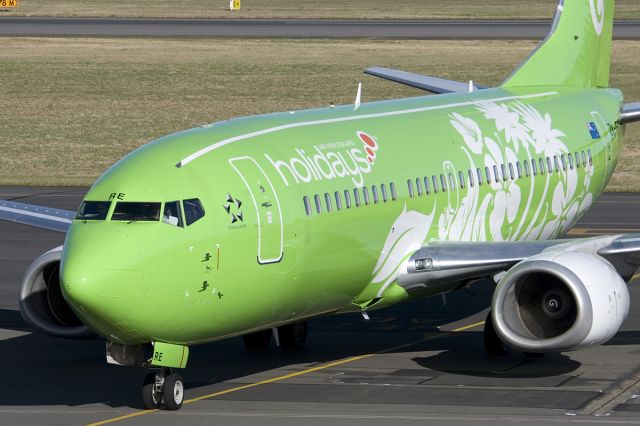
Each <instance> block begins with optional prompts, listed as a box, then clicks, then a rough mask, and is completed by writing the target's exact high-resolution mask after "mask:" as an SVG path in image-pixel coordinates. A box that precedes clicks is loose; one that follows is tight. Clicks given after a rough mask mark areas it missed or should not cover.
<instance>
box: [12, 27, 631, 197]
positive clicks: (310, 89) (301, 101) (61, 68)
mask: <svg viewBox="0 0 640 426" xmlns="http://www.w3.org/2000/svg"><path fill="white" fill-rule="evenodd" d="M535 45H536V43H534V42H531V41H505V40H496V41H455V42H453V41H369V40H347V41H341V40H235V39H231V40H228V39H225V40H220V39H205V40H171V39H131V40H129V39H66V38H64V39H62V38H5V39H3V41H2V49H0V63H1V64H2V78H3V84H2V85H0V105H1V106H2V108H1V113H0V185H69V186H73V185H90V184H91V183H92V182H93V181H94V180H95V179H96V178H97V177H98V176H99V175H100V174H101V173H102V172H103V171H104V170H106V168H107V167H108V166H109V165H111V164H112V163H113V162H115V161H116V160H118V159H119V158H120V157H122V156H123V155H124V154H126V153H127V152H129V151H131V150H133V149H134V148H136V147H138V146H140V145H142V144H144V143H146V142H149V141H151V140H153V139H155V138H157V137H160V136H162V135H165V134H168V133H171V132H174V131H178V130H183V129H186V128H190V127H194V126H198V125H201V124H205V123H210V122H214V121H219V120H223V119H227V118H231V117H234V116H240V115H251V114H259V113H265V112H273V111H287V110H292V109H302V108H308V107H317V106H323V105H328V104H329V103H330V102H332V101H333V102H335V103H337V104H347V103H352V102H353V99H354V97H355V92H356V87H357V83H358V81H362V82H363V102H365V101H372V100H378V99H390V98H397V97H403V96H420V95H422V94H423V92H421V91H419V90H415V89H411V88H408V87H405V86H402V85H399V84H394V83H391V82H387V81H385V80H382V79H378V78H374V77H371V76H365V75H363V74H362V70H363V69H364V68H366V67H369V66H373V65H378V66H386V67H392V68H400V69H405V70H408V71H413V72H421V73H426V74H432V75H438V76H442V77H444V78H450V79H455V80H461V81H465V80H469V79H473V80H474V81H476V82H478V83H479V84H487V85H495V84H498V83H499V82H500V81H501V80H502V79H503V78H504V77H505V76H506V75H508V74H509V72H510V71H511V70H512V69H513V68H514V67H515V66H516V65H517V64H518V63H519V62H520V61H521V60H522V59H523V58H524V57H526V56H527V55H528V53H529V52H530V51H531V49H533V48H534V47H535ZM639 56H640V44H638V43H636V42H633V41H616V42H614V61H613V65H612V78H611V80H612V81H611V85H612V87H620V88H621V89H623V91H624V93H625V95H626V97H627V99H628V101H632V100H640V84H639V83H640V64H638V61H637V58H638V57H639ZM639 142H640V126H636V125H630V126H628V128H627V138H626V143H625V144H624V147H623V152H622V155H621V160H620V163H619V165H618V168H617V170H616V173H615V175H614V177H613V179H612V181H611V183H610V184H609V187H608V189H609V190H640V173H639V169H640V161H639V160H640V148H639Z"/></svg>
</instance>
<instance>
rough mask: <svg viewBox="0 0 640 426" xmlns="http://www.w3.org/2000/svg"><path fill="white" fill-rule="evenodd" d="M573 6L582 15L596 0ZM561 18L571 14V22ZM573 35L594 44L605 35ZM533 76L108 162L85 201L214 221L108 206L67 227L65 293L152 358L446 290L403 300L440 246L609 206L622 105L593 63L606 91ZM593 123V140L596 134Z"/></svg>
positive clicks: (190, 139)
mask: <svg viewBox="0 0 640 426" xmlns="http://www.w3.org/2000/svg"><path fill="white" fill-rule="evenodd" d="M567 3H569V0H567ZM571 3H572V4H576V3H578V4H579V5H580V8H575V7H574V9H575V10H578V9H579V10H583V9H584V8H586V10H589V0H572V1H571ZM607 4H608V5H609V6H608V7H612V6H611V3H610V2H607ZM566 7H567V9H566V11H567V13H565V15H564V16H563V20H564V19H569V20H571V19H572V15H571V14H570V13H568V12H569V11H570V10H574V9H570V7H569V6H566ZM607 10H609V9H607ZM605 16H606V17H607V19H609V16H608V15H607V12H605ZM580 19H583V17H580ZM563 22H564V21H563ZM607 22H608V21H607ZM561 25H562V24H561ZM572 28H573V27H572ZM576 28H577V27H576ZM580 28H582V31H583V32H582V33H581V34H580V35H581V36H584V37H585V39H589V40H591V39H593V34H592V33H593V31H594V28H595V27H594V25H592V24H591V23H589V25H583V26H582V27H580ZM606 28H607V26H606V25H605V30H603V31H604V32H603V36H602V37H603V38H604V37H608V39H607V40H603V43H604V42H605V41H606V43H609V44H610V37H609V36H610V30H607V29H606ZM562 34H564V33H563V32H559V31H557V32H556V33H555V35H554V36H553V37H556V36H562ZM553 37H552V39H551V41H548V42H547V43H551V42H552V41H553V40H554V39H553ZM600 48H601V49H604V50H602V51H606V49H608V48H605V47H604V45H603V46H601V47H600ZM539 54H543V55H546V53H543V51H542V50H540V51H539V52H538V53H536V55H539ZM536 57H537V56H534V57H533V59H532V61H533V62H532V63H536V61H538V60H537V59H536ZM580 58H583V56H580V57H579V58H578V57H574V60H577V61H580V60H581V59H580ZM532 66H533V65H532ZM546 66H547V67H549V68H553V67H554V65H553V64H552V63H547V64H546ZM563 66H564V65H563V63H562V62H561V63H560V64H559V65H558V67H559V68H562V67H563ZM528 69H529V68H528V67H527V66H525V67H523V68H521V70H520V71H519V72H518V73H516V75H515V76H514V77H513V79H512V80H510V81H509V82H508V84H505V86H504V87H501V88H495V89H488V90H482V91H478V92H474V93H454V94H447V95H441V96H425V97H416V98H407V99H399V100H393V101H385V102H374V103H368V104H362V105H361V106H360V108H358V109H357V110H356V111H354V108H353V106H352V105H346V106H340V107H336V108H323V109H315V110H305V111H295V112H292V113H280V114H270V115H262V116H255V117H244V118H238V119H234V120H229V121H226V122H221V123H215V124H213V125H210V126H204V127H200V128H196V129H191V130H187V131H184V132H180V133H177V134H173V135H169V136H166V137H163V138H161V139H159V140H157V141H155V142H152V143H150V144H148V145H146V146H144V147H142V148H140V149H138V150H136V151H134V152H132V153H130V154H129V155H127V156H126V157H124V158H123V159H121V160H120V161H119V162H118V163H116V164H115V165H113V166H112V167H111V168H110V169H109V170H108V171H107V172H106V173H105V174H104V175H103V176H102V177H101V178H100V179H99V180H98V181H97V182H96V183H95V184H94V186H93V187H92V188H91V190H90V191H89V192H88V194H87V196H86V200H95V201H104V200H109V197H110V194H114V193H115V194H119V193H122V194H124V195H123V198H124V201H128V202H161V203H168V202H173V201H175V200H188V199H194V198H197V199H199V200H200V201H201V203H202V206H203V207H204V209H205V211H206V214H205V215H204V217H202V218H201V219H199V220H198V221H196V222H194V223H192V224H191V225H189V226H186V227H178V226H173V225H171V224H168V223H164V222H163V221H162V220H157V221H135V222H131V223H128V222H126V221H114V220H111V215H112V214H113V211H114V208H115V205H116V204H115V203H116V202H118V201H117V200H114V201H112V205H111V208H110V212H109V214H108V215H107V220H105V221H86V223H84V222H83V221H81V220H76V221H74V222H73V224H72V226H71V229H70V231H69V233H68V234H67V239H66V242H65V249H64V253H63V257H62V263H61V277H62V282H63V283H64V286H63V292H64V295H65V297H66V298H67V300H68V301H69V302H70V304H71V306H72V307H73V309H74V310H75V312H76V313H77V314H78V316H79V317H80V318H81V319H82V320H83V321H84V322H85V323H86V324H88V325H89V326H90V327H92V328H93V329H94V330H96V331H97V332H99V333H100V334H102V335H103V336H106V337H108V338H110V339H111V340H114V341H117V342H120V343H124V344H138V343H145V342H150V341H153V342H166V343H161V344H160V343H156V350H158V349H159V348H160V347H165V345H166V344H173V345H179V347H181V346H180V345H190V344H196V343H202V342H207V341H213V340H218V339H223V338H226V337H230V336H235V335H241V334H245V333H249V332H252V331H256V330H260V329H265V328H269V327H273V326H277V325H280V324H285V323H288V322H292V321H296V320H302V319H306V318H311V317H314V316H319V315H324V314H328V313H336V312H346V311H353V310H361V309H369V308H371V309H374V308H379V307H384V306H388V305H390V304H393V303H396V302H398V301H402V300H405V299H407V298H409V297H421V296H428V295H433V294H438V293H442V292H446V291H451V290H453V289H455V288H456V286H457V285H458V283H451V284H448V285H442V286H439V287H438V288H436V289H430V290H429V291H426V290H425V291H422V292H416V293H411V294H410V295H409V294H407V292H406V291H405V290H404V289H403V288H401V287H400V286H399V285H398V284H397V283H396V277H397V275H398V273H399V272H400V269H401V268H402V265H403V261H405V260H406V259H407V258H408V257H409V256H410V255H411V254H412V253H413V251H415V250H416V249H418V248H419V247H421V246H423V245H425V244H428V243H429V242H430V241H434V240H452V241H461V240H462V241H499V240H510V241H517V240H535V239H548V238H555V237H556V236H558V235H559V234H560V233H562V232H563V231H565V230H567V229H568V228H569V227H570V226H571V225H572V224H573V223H575V222H576V221H577V220H578V219H579V218H580V217H581V216H582V214H583V213H584V212H585V211H586V210H587V209H588V207H589V206H590V205H591V203H592V202H593V201H594V200H595V198H597V197H598V195H599V194H600V192H601V191H602V189H603V188H604V185H605V184H606V182H607V180H608V179H609V178H610V176H611V173H612V171H613V169H614V167H615V164H616V162H617V158H618V153H619V143H620V141H621V138H622V130H623V129H622V128H621V127H619V126H617V125H615V123H616V121H617V118H618V114H619V111H620V106H621V105H622V102H623V100H622V94H621V93H620V91H618V90H616V89H601V88H594V87H593V86H598V85H599V83H598V82H599V81H604V80H602V79H603V78H604V73H603V72H600V70H598V71H597V72H596V71H593V70H592V68H589V69H591V70H592V71H589V72H588V73H587V74H589V75H591V76H593V75H596V74H597V78H596V77H589V78H591V81H594V82H596V84H582V83H580V84H577V83H576V84H574V83H575V82H576V81H578V80H573V79H571V78H570V79H568V80H563V83H562V84H560V83H559V82H557V81H556V82H553V84H550V81H548V80H547V78H546V74H545V73H541V74H540V75H541V78H542V80H541V81H543V82H545V84H548V85H546V86H545V85H540V84H536V83H535V81H533V80H531V79H532V78H533V76H534V75H535V74H534V73H533V71H528ZM532 69H533V68H532ZM585 69H586V68H585ZM565 71H566V70H565ZM583 71H584V69H583V67H580V69H577V68H571V69H570V70H568V71H567V72H566V73H565V75H571V76H573V75H574V74H576V73H577V74H580V75H582V73H583ZM558 72H559V73H560V74H559V75H562V74H563V72H564V71H563V70H559V71H558ZM594 73H595V74H594ZM577 74H576V75H577ZM583 77H584V76H583ZM583 77H580V79H582V80H580V81H581V82H584V81H585V80H584V78H583ZM572 78H573V77H572ZM576 78H577V77H576ZM524 81H529V82H528V83H527V85H523V84H520V83H518V84H516V82H524ZM578 86H579V87H578ZM591 122H593V123H595V125H596V126H597V130H598V132H599V134H600V137H596V138H594V137H592V136H591V134H590V133H589V131H588V129H587V125H588V123H591ZM576 153H577V154H576ZM583 153H584V159H583ZM576 155H577V157H579V162H580V164H579V166H577V165H576V160H577V158H576ZM589 157H590V158H589ZM540 162H542V164H543V165H544V169H545V170H544V173H542V171H541V169H540V166H541V163H540ZM547 162H549V163H551V168H552V171H551V172H550V171H549V170H548V169H547V168H548V163H547ZM556 162H557V163H556ZM178 163H181V164H182V166H181V167H177V166H176V164H178ZM525 163H526V164H527V165H526V166H525ZM532 163H533V164H535V169H534V165H533V164H532ZM556 164H557V165H558V166H556ZM510 167H511V168H510ZM556 167H558V168H559V170H556ZM487 170H488V172H489V178H490V179H489V181H488V180H487V174H486V173H487ZM534 170H535V173H534ZM495 171H497V179H496V174H495ZM478 173H479V174H480V177H481V183H480V182H479V181H478ZM469 174H471V176H472V181H473V185H472V184H471V182H470V180H469ZM425 178H426V179H427V181H428V182H429V191H428V192H429V193H428V194H427V193H426V190H425V184H424V180H425ZM461 178H462V179H461ZM416 179H418V181H419V182H420V190H418V184H417V183H416ZM408 181H411V186H409V184H408ZM434 181H435V183H437V191H436V188H435V187H434ZM443 182H444V183H445V184H446V190H445V191H443V188H442V183H443ZM383 185H384V189H383ZM374 187H375V190H374ZM364 188H366V189H367V193H368V197H369V202H368V205H365V202H364V199H365V193H364ZM354 190H355V191H356V193H357V194H358V197H359V206H356V195H355V194H354ZM345 191H346V192H347V193H348V194H349V198H348V199H347V198H346V196H345ZM374 191H375V192H374ZM411 191H413V192H411ZM336 193H337V194H338V200H340V204H341V209H338V208H337V201H336ZM412 193H413V196H412V195H411V194H412ZM419 194H420V195H419ZM316 195H317V196H318V200H319V202H320V204H321V208H322V213H320V214H318V213H317V212H316V207H315V196H316ZM304 197H308V200H309V204H310V208H311V214H310V215H308V214H307V212H306V209H305V204H304V202H303V200H304ZM374 197H377V198H376V199H377V200H378V201H377V202H374V201H373V200H374ZM325 198H328V199H329V200H330V202H331V207H332V210H331V211H330V212H329V211H327V210H328V209H327V203H326V199H325ZM385 199H386V201H385ZM347 200H349V201H350V207H349V208H347ZM163 207H164V204H163ZM160 216H162V213H160ZM187 216H188V215H186V214H185V215H184V217H183V218H182V219H183V220H187V219H188V217H187ZM234 219H235V220H234ZM159 345H160V346H159ZM171 353H176V351H175V350H171ZM163 362H164V361H163ZM172 363H173V361H172Z"/></svg>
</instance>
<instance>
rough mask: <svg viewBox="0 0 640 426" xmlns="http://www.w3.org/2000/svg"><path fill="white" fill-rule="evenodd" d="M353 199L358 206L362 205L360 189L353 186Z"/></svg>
mask: <svg viewBox="0 0 640 426" xmlns="http://www.w3.org/2000/svg"><path fill="white" fill-rule="evenodd" d="M353 201H354V202H355V203H356V207H360V191H358V188H353Z"/></svg>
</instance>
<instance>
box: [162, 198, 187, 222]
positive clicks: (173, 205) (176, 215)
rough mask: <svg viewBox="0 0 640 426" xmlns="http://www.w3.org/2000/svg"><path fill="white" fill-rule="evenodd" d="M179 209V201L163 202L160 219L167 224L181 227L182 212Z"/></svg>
mask: <svg viewBox="0 0 640 426" xmlns="http://www.w3.org/2000/svg"><path fill="white" fill-rule="evenodd" d="M180 210H181V209H180V201H169V202H167V203H164V212H163V214H162V221H163V222H164V223H167V224H169V225H173V226H179V227H180V228H182V227H183V224H182V212H181V211H180Z"/></svg>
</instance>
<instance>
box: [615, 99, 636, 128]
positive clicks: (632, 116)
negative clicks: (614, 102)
mask: <svg viewBox="0 0 640 426" xmlns="http://www.w3.org/2000/svg"><path fill="white" fill-rule="evenodd" d="M639 120H640V102H631V103H629V104H624V106H623V107H622V112H621V113H620V124H627V123H633V122H634V121H639Z"/></svg>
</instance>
